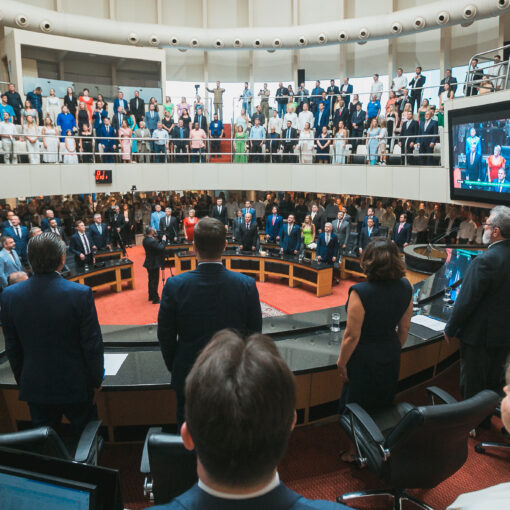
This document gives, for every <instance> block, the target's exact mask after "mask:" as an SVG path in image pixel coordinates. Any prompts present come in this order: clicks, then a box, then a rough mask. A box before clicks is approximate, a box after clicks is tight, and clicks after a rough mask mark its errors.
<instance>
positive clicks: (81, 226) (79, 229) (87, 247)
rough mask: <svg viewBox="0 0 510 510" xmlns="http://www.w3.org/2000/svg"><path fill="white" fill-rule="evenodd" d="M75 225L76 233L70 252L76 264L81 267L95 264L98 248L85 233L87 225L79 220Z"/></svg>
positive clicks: (71, 241)
mask: <svg viewBox="0 0 510 510" xmlns="http://www.w3.org/2000/svg"><path fill="white" fill-rule="evenodd" d="M75 225H76V232H75V233H74V234H73V235H72V236H71V240H70V242H69V251H70V252H71V253H72V254H73V255H74V260H75V261H76V264H78V265H80V266H83V265H84V264H93V263H94V252H95V251H96V246H95V245H94V243H93V242H92V237H90V234H89V233H88V232H86V231H85V223H83V221H81V220H78V221H77V222H76V224H75Z"/></svg>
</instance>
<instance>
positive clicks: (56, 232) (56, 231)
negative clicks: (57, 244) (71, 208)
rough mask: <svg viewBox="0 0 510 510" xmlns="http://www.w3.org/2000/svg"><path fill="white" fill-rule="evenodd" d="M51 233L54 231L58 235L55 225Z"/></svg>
mask: <svg viewBox="0 0 510 510" xmlns="http://www.w3.org/2000/svg"><path fill="white" fill-rule="evenodd" d="M53 233H55V234H57V235H58V231H57V227H55V228H54V229H53Z"/></svg>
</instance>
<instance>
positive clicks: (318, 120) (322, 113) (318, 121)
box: [313, 102, 329, 136]
mask: <svg viewBox="0 0 510 510" xmlns="http://www.w3.org/2000/svg"><path fill="white" fill-rule="evenodd" d="M328 125H329V112H328V111H326V110H325V109H324V103H322V102H321V103H319V109H318V110H317V112H316V113H315V122H314V124H313V128H314V129H315V133H316V134H317V136H318V135H319V134H320V133H322V127H323V126H326V127H328Z"/></svg>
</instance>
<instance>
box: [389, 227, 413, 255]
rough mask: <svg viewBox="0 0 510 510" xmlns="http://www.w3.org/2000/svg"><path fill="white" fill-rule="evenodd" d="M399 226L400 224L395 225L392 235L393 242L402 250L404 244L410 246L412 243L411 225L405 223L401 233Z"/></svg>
mask: <svg viewBox="0 0 510 510" xmlns="http://www.w3.org/2000/svg"><path fill="white" fill-rule="evenodd" d="M399 226H400V223H399V222H397V223H395V226H394V227H393V233H392V235H391V240H392V241H394V242H395V244H396V245H397V246H398V247H399V248H400V249H402V248H403V247H404V244H406V243H407V244H409V242H410V241H411V225H409V223H404V226H403V227H402V230H401V231H400V233H399V231H398V228H399Z"/></svg>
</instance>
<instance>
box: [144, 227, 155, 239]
mask: <svg viewBox="0 0 510 510" xmlns="http://www.w3.org/2000/svg"><path fill="white" fill-rule="evenodd" d="M155 233H156V230H154V229H153V228H152V227H145V237H148V236H151V235H152V234H155Z"/></svg>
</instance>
